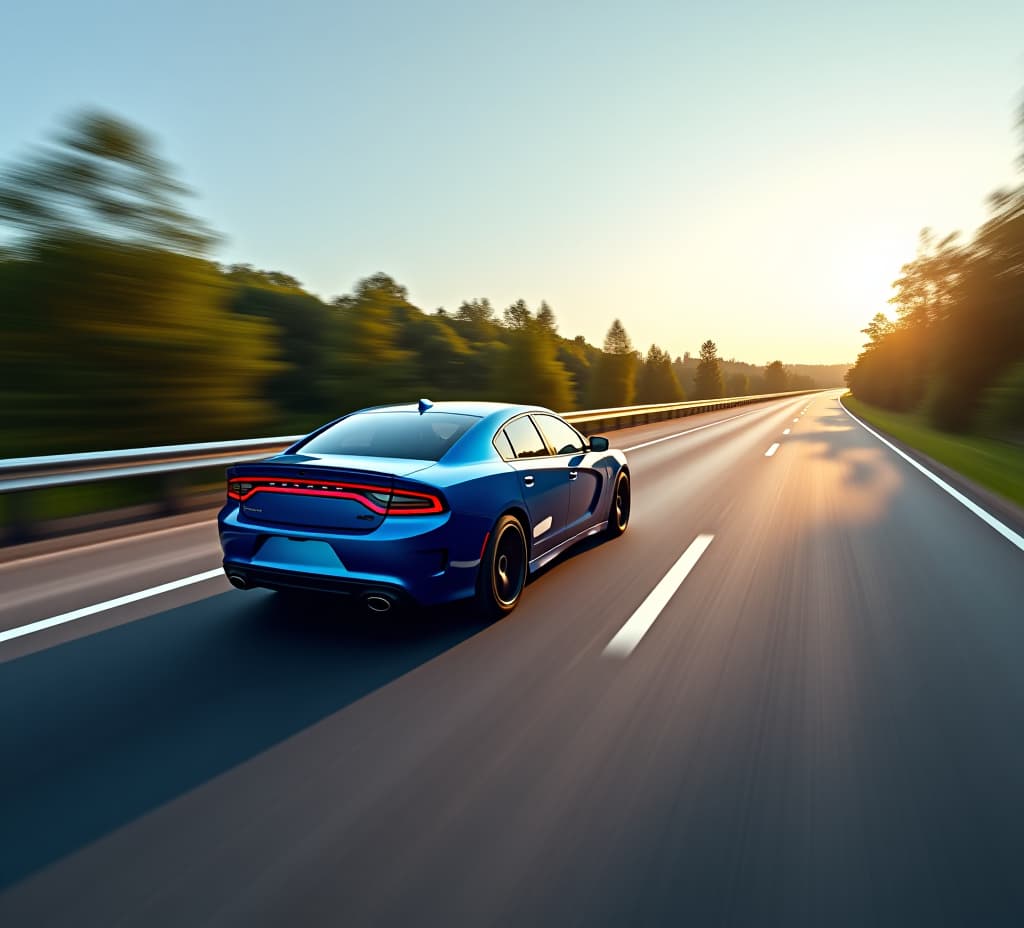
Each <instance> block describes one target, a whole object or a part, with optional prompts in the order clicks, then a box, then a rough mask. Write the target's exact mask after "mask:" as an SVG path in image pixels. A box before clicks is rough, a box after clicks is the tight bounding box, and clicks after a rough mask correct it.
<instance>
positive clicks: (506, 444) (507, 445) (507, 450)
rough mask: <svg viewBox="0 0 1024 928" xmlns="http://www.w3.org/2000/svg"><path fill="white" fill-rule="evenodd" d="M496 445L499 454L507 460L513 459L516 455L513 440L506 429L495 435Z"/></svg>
mask: <svg viewBox="0 0 1024 928" xmlns="http://www.w3.org/2000/svg"><path fill="white" fill-rule="evenodd" d="M494 447H495V448H497V449H498V454H500V455H501V456H502V457H503V458H504V459H505V460H506V461H511V460H512V459H513V458H515V456H516V453H515V451H513V450H512V442H510V441H509V440H508V435H506V434H505V432H504V430H502V431H500V432H498V434H497V435H495V436H494Z"/></svg>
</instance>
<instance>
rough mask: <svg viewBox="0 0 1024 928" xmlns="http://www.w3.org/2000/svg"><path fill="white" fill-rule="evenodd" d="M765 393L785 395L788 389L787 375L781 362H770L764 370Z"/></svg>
mask: <svg viewBox="0 0 1024 928" xmlns="http://www.w3.org/2000/svg"><path fill="white" fill-rule="evenodd" d="M764 389H765V392H766V393H785V392H786V391H787V390H788V389H789V374H787V373H786V368H785V367H784V366H783V364H782V362H781V361H772V362H771V364H768V365H766V366H765V369H764Z"/></svg>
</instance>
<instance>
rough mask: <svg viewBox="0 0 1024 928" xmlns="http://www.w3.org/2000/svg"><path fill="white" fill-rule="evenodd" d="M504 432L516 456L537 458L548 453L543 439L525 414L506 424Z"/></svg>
mask: <svg viewBox="0 0 1024 928" xmlns="http://www.w3.org/2000/svg"><path fill="white" fill-rule="evenodd" d="M505 434H506V435H507V436H508V440H509V441H510V442H512V450H513V451H515V453H516V457H517V458H539V457H544V456H546V455H547V454H548V449H547V446H546V445H545V444H544V439H543V438H541V437H540V433H539V432H538V431H537V429H536V427H535V426H534V424H533V423H532V422H531V421H530V420H529V419H528V418H527V417H526V416H523V417H522V418H520V419H516V420H515V421H514V422H511V423H509V424H508V425H506V426H505Z"/></svg>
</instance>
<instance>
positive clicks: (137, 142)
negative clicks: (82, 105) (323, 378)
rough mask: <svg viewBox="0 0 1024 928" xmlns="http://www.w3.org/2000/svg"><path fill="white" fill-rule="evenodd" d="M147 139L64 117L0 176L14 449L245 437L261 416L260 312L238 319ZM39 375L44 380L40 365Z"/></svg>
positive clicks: (267, 363)
mask: <svg viewBox="0 0 1024 928" xmlns="http://www.w3.org/2000/svg"><path fill="white" fill-rule="evenodd" d="M183 194H184V188H182V187H181V185H180V184H178V183H177V181H175V180H174V179H173V177H172V176H171V174H170V171H169V169H168V168H167V167H166V165H165V164H164V162H163V161H162V160H161V159H160V158H159V157H158V156H157V155H156V153H155V152H154V151H153V149H152V146H151V143H150V140H149V138H148V136H146V135H145V134H144V133H142V132H140V131H139V130H137V129H135V128H133V127H131V126H129V125H127V124H125V123H123V122H119V121H118V120H115V119H113V118H112V117H107V116H99V115H96V114H85V115H83V116H79V117H76V119H75V120H73V121H72V123H71V124H70V126H69V127H68V128H67V129H66V130H65V131H64V132H63V133H61V134H60V136H59V137H58V139H57V141H56V142H55V143H53V144H50V145H48V146H46V147H44V148H43V149H42V150H40V151H39V152H37V153H36V154H35V155H34V156H32V157H30V158H29V159H27V160H25V161H23V162H20V163H17V164H15V165H14V166H13V167H10V168H8V169H6V170H5V171H4V172H3V174H2V176H0V223H2V225H3V227H4V229H5V230H6V231H7V232H8V233H9V235H10V240H11V241H12V243H13V244H12V248H11V251H10V255H9V256H10V261H9V262H8V263H7V264H6V265H5V269H4V273H3V274H2V275H0V287H2V288H3V292H2V293H0V329H2V331H3V332H4V362H5V363H4V364H3V365H0V397H2V400H3V406H4V409H5V412H6V413H8V416H7V422H8V424H7V426H6V427H5V429H4V430H3V440H4V441H5V442H7V443H9V444H10V445H11V446H13V447H17V448H18V449H19V453H22V454H24V453H29V452H30V451H34V452H37V453H44V452H58V451H79V450H86V449H89V448H104V447H106V448H110V447H125V446H130V445H142V444H157V443H167V442H173V441H195V440H202V439H216V438H224V437H231V436H238V437H242V436H246V435H252V434H253V433H254V432H256V433H258V432H259V431H262V430H263V429H266V428H267V427H269V425H270V424H271V423H272V422H273V420H274V414H273V409H272V407H271V404H270V403H268V402H267V401H266V399H265V396H266V394H265V392H264V384H265V382H266V380H267V378H268V377H271V376H273V375H274V374H276V373H277V372H278V371H280V365H279V364H278V363H277V362H276V361H275V360H274V359H273V355H274V347H273V342H274V339H275V337H276V335H277V333H276V331H275V329H274V327H273V325H272V324H270V323H269V322H267V321H265V320H263V319H257V318H239V317H238V316H236V315H234V314H232V313H231V312H230V311H229V310H228V308H227V303H228V301H229V299H230V294H231V289H230V288H229V286H228V285H227V284H226V283H225V280H224V278H223V276H222V274H221V272H220V269H219V268H217V267H216V266H215V265H213V264H212V263H210V262H209V261H207V260H205V259H204V258H202V257H201V256H200V255H201V254H202V252H203V251H204V250H205V249H207V248H208V247H209V245H210V244H211V243H212V236H211V235H210V234H209V233H208V232H207V231H206V230H205V228H204V227H203V225H202V224H201V223H200V222H198V221H197V220H195V219H193V218H192V217H190V216H188V215H187V214H186V213H185V212H184V210H183V209H182V208H181V206H180V205H179V203H178V201H179V200H180V198H181V197H182V196H183ZM41 372H45V376H40V375H41Z"/></svg>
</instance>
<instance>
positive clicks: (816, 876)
mask: <svg viewBox="0 0 1024 928" xmlns="http://www.w3.org/2000/svg"><path fill="white" fill-rule="evenodd" d="M805 407H806V412H805V411H804V410H805ZM698 427H699V430H697V431H690V430H693V429H697V428H698ZM787 429H788V430H789V431H788V434H785V433H784V430H787ZM684 432H686V434H680V433H684ZM668 436H674V437H671V438H668ZM658 438H666V439H667V440H664V441H659V442H656V443H653V444H646V443H647V442H652V441H654V440H655V439H658ZM776 443H777V445H778V447H777V448H775V449H774V451H773V452H772V453H771V455H770V456H769V455H768V454H767V453H768V452H769V451H772V448H773V446H774V445H776ZM614 444H616V445H617V446H618V447H625V448H634V450H632V451H631V452H630V464H631V468H632V472H633V487H634V491H633V514H632V522H631V525H630V528H629V531H628V532H627V533H626V535H625V536H623V537H622V538H621V539H618V540H614V541H608V542H604V543H590V544H588V545H587V546H586V547H585V549H583V550H577V552H576V553H574V554H572V555H570V556H568V557H564V558H562V559H560V560H559V561H558V562H556V563H555V564H554V565H553V566H552V567H550V568H549V569H546V570H545V571H544V572H543V573H542V574H541V575H540V576H538V577H536V578H535V579H534V580H533V582H531V584H530V585H529V587H528V589H527V591H526V595H525V598H524V600H523V602H522V604H521V606H520V607H519V609H518V610H517V611H516V612H515V613H514V614H513V615H512V616H511V617H509V618H508V619H506V620H504V621H502V622H499V623H497V624H494V625H491V626H484V625H482V624H480V623H479V622H477V621H476V620H474V618H473V617H472V615H471V614H470V613H469V612H468V611H467V610H464V609H458V608H454V609H445V610H436V611H432V612H429V613H427V612H421V613H416V614H413V615H410V616H408V617H406V618H405V619H403V620H401V621H398V620H396V619H384V620H370V619H368V618H366V617H363V616H359V615H355V614H349V615H346V614H344V613H343V612H342V611H341V610H340V609H339V608H338V607H337V605H336V604H335V603H334V602H333V601H331V600H329V599H326V600H325V599H318V598H310V599H309V600H306V601H304V602H303V603H302V604H300V605H299V606H294V607H289V606H288V605H286V604H282V603H280V602H279V601H278V600H279V597H277V596H275V595H274V594H272V593H269V592H264V591H251V592H239V591H235V590H231V589H230V588H229V587H227V585H226V583H225V582H224V581H223V580H221V579H210V580H200V581H198V582H195V583H193V584H191V585H189V586H185V587H181V588H176V589H173V590H169V591H168V592H166V593H162V594H159V595H154V596H150V597H149V598H146V599H142V600H139V601H137V602H132V603H129V604H127V605H122V606H115V607H112V608H108V609H103V610H101V611H98V612H96V613H95V614H90V615H87V616H85V617H83V618H80V619H78V620H76V621H73V622H68V623H65V624H61V625H59V626H56V627H53V628H49V629H46V630H43V631H39V632H37V633H34V634H29V635H24V636H22V637H17V638H13V639H12V640H8V641H4V642H3V643H0V924H2V925H4V926H16V925H33V926H35V925H74V926H83V925H89V926H91V925H99V926H113V925H146V926H151V925H175V926H181V925H190V926H191V925H203V924H224V925H245V926H252V925H283V924H289V925H308V924H331V925H363V924H382V925H445V926H451V925H483V924H510V925H530V926H532V925H577V924H578V925H648V924H649V925H664V924H668V925H682V924H687V925H718V924H737V925H800V924H808V925H858V926H860V925H875V924H891V925H917V924H921V925H929V926H931V925H941V924H954V925H956V924H962V925H1001V924H1005V925H1020V924H1022V923H1024V553H1022V551H1021V550H1019V549H1018V547H1016V546H1015V545H1014V544H1013V543H1012V541H1009V540H1007V538H1005V537H1003V536H1001V535H1000V534H998V533H997V532H996V531H994V530H993V529H992V528H991V527H990V526H989V525H987V524H985V523H984V522H983V521H982V520H981V519H979V518H978V517H977V516H976V515H975V514H972V513H971V512H970V511H969V510H968V509H967V508H965V507H964V506H963V505H961V504H960V503H959V502H958V501H956V500H955V499H953V498H952V497H951V496H949V495H948V494H947V493H945V492H943V490H942V489H941V488H939V487H938V486H936V485H935V484H934V483H932V482H931V481H929V480H928V479H926V478H925V477H924V476H923V475H922V474H920V473H919V472H918V471H917V470H915V469H914V468H913V467H911V465H909V464H908V463H907V462H906V461H904V460H903V459H901V458H900V457H899V456H898V455H897V454H895V453H894V452H893V451H892V450H891V449H889V448H888V447H886V446H885V445H883V444H882V443H881V442H880V441H879V440H878V439H877V438H875V437H874V436H873V435H871V434H869V433H868V432H867V431H865V430H864V429H863V428H862V427H861V426H860V425H858V424H857V423H856V422H854V420H852V419H851V418H850V417H849V416H848V415H847V414H846V412H845V411H844V410H843V409H842V407H841V406H840V405H839V403H838V400H837V398H836V394H834V393H831V394H821V395H817V396H813V397H799V398H796V399H790V400H785V401H775V402H771V403H768V404H764V405H759V406H754V407H743V408H740V409H732V410H725V411H722V412H718V413H713V414H707V415H704V416H699V417H691V418H686V419H680V420H674V421H670V422H663V423H658V424H656V425H651V426H645V427H642V428H636V429H630V430H625V431H622V432H618V433H615V434H614ZM638 445H639V446H640V447H635V446H638ZM1016 530H1017V531H1020V529H1019V527H1017V528H1016ZM218 563H219V560H218V550H217V545H216V539H215V532H214V528H213V526H212V524H211V523H210V522H208V521H204V522H203V523H201V524H198V525H184V526H181V525H179V526H174V527H171V528H164V529H162V530H161V531H160V532H157V533H151V532H145V533H143V534H140V535H138V536H137V537H133V538H131V539H129V540H127V541H117V540H108V541H104V542H101V543H98V544H95V545H93V546H92V547H86V548H82V549H78V550H73V551H67V552H62V553H61V552H59V553H44V554H39V555H35V556H33V557H31V558H28V559H20V560H15V561H12V562H9V563H7V564H3V565H0V630H2V629H14V628H18V627H22V626H24V625H26V624H28V623H32V622H35V621H37V620H41V619H46V618H48V617H52V616H56V615H58V614H65V613H67V612H69V611H71V610H77V609H79V608H81V607H86V606H90V605H94V604H98V603H103V602H105V601H107V600H110V599H113V598H116V597H119V596H122V595H125V594H130V593H134V592H137V591H142V590H146V589H149V588H152V587H154V586H157V585H161V584H165V583H170V582H171V581H175V580H177V579H181V578H185V577H189V576H195V575H198V574H200V573H202V572H204V571H207V570H210V569H212V568H216V567H217V566H218Z"/></svg>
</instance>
